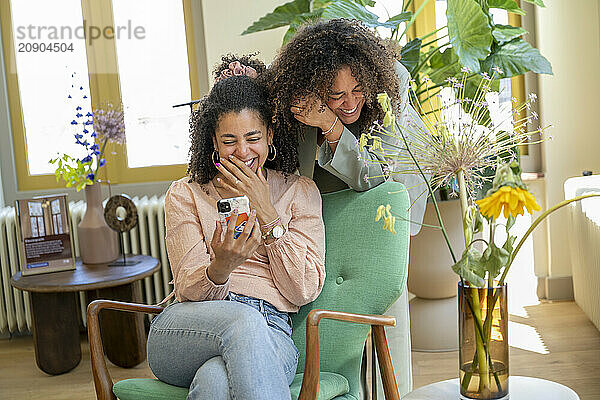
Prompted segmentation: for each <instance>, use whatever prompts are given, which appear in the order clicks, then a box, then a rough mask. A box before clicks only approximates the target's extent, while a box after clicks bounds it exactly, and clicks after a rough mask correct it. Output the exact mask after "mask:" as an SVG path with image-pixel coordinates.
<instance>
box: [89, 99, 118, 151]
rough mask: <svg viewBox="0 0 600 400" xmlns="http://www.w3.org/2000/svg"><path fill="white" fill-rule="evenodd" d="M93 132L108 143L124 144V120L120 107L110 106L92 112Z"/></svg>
mask: <svg viewBox="0 0 600 400" xmlns="http://www.w3.org/2000/svg"><path fill="white" fill-rule="evenodd" d="M94 130H95V131H96V133H97V135H98V137H99V138H100V139H102V140H108V141H109V142H116V143H125V119H124V113H123V110H122V108H121V107H118V108H115V107H113V106H112V104H108V105H107V106H106V107H100V108H97V109H95V110H94Z"/></svg>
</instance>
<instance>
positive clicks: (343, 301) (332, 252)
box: [113, 182, 410, 400]
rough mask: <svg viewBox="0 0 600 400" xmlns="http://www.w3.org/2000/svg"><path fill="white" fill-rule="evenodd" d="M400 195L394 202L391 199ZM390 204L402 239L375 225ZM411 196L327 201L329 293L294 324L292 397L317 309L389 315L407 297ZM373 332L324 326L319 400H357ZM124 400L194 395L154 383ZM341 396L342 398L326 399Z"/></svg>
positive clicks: (339, 196)
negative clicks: (311, 313) (312, 313)
mask: <svg viewBox="0 0 600 400" xmlns="http://www.w3.org/2000/svg"><path fill="white" fill-rule="evenodd" d="M390 192H394V194H389V193H390ZM381 204H384V205H385V204H390V205H391V206H392V212H393V213H394V214H395V215H396V232H397V234H396V235H392V234H391V233H389V232H387V231H384V230H383V229H382V224H381V221H380V222H379V223H375V215H376V210H377V207H378V206H379V205H381ZM408 207H409V200H408V194H407V192H406V189H404V186H403V185H402V184H400V183H396V182H387V183H384V184H382V185H379V186H377V187H376V188H373V189H371V190H369V191H366V192H355V191H353V190H350V189H348V190H343V191H340V192H335V193H329V194H324V195H323V219H324V221H325V241H326V256H325V265H326V271H327V277H326V279H325V285H324V287H323V291H322V292H321V294H320V295H319V297H318V298H317V299H316V300H315V301H314V302H312V303H310V304H307V305H305V306H303V307H302V308H301V309H300V311H299V312H298V313H297V314H295V315H293V316H292V319H293V322H294V330H293V332H292V338H293V339H294V342H295V343H296V346H297V347H298V350H300V358H299V361H298V371H297V372H298V374H297V375H296V378H295V379H294V383H293V384H292V386H291V388H290V390H291V391H292V394H293V396H292V398H294V399H295V398H296V397H294V395H295V396H297V395H298V393H299V391H300V385H301V382H302V373H303V372H304V360H305V357H304V352H305V343H306V316H307V315H308V313H309V311H310V310H312V309H328V310H335V311H346V312H353V313H361V314H383V313H384V312H385V311H386V310H387V309H388V307H389V306H390V305H391V304H392V303H393V302H394V301H395V300H396V299H397V298H398V297H400V295H401V294H402V291H403V290H404V286H405V282H406V274H407V268H408V242H409V237H410V235H409V226H408V222H407V221H408V211H407V210H408ZM368 331H369V326H368V325H359V324H350V323H346V322H338V321H331V320H322V321H321V323H320V324H319V346H320V359H321V371H322V372H321V381H320V382H321V383H320V385H321V386H320V389H319V399H330V398H335V399H336V400H342V399H344V400H346V399H351V400H353V399H358V397H359V394H358V392H359V386H360V384H359V371H360V363H361V360H362V350H363V345H364V342H365V339H366V336H367V333H368ZM113 391H114V392H115V394H116V395H117V397H119V399H121V400H142V399H144V400H145V399H150V400H154V399H175V400H176V399H180V398H181V399H185V397H186V396H187V392H188V389H187V388H180V387H175V386H170V385H168V384H166V383H163V382H160V381H158V380H155V379H128V380H125V381H121V382H118V383H116V384H115V385H114V388H113ZM328 396H337V397H328Z"/></svg>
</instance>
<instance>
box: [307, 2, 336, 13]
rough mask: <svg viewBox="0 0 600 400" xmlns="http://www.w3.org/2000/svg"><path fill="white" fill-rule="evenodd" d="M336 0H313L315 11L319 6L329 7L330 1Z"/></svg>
mask: <svg viewBox="0 0 600 400" xmlns="http://www.w3.org/2000/svg"><path fill="white" fill-rule="evenodd" d="M334 1H335V0H313V2H312V9H313V11H315V10H318V9H319V8H323V7H327V6H328V5H329V4H330V3H333V2H334Z"/></svg>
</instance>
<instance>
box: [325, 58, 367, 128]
mask: <svg viewBox="0 0 600 400" xmlns="http://www.w3.org/2000/svg"><path fill="white" fill-rule="evenodd" d="M364 104H365V97H364V94H363V92H362V87H361V85H360V83H359V82H358V81H357V80H356V78H354V77H353V76H352V71H351V70H350V67H348V66H345V67H342V68H341V69H340V70H339V71H338V73H337V76H336V78H335V81H334V82H333V85H332V86H331V89H330V91H329V99H328V101H327V106H328V107H329V108H330V109H331V110H332V111H333V112H334V113H335V115H337V116H338V118H339V119H340V121H342V123H343V124H344V125H347V124H351V123H353V122H356V121H357V120H358V118H359V117H360V111H361V110H362V107H363V105H364Z"/></svg>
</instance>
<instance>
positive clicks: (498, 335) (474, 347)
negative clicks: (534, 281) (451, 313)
mask: <svg viewBox="0 0 600 400" xmlns="http://www.w3.org/2000/svg"><path fill="white" fill-rule="evenodd" d="M506 297H507V293H506V284H504V285H503V286H493V287H490V288H475V287H469V286H462V284H461V283H459V284H458V317H459V321H458V336H459V367H460V370H459V382H460V397H461V399H496V400H497V399H508V308H507V301H506Z"/></svg>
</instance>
